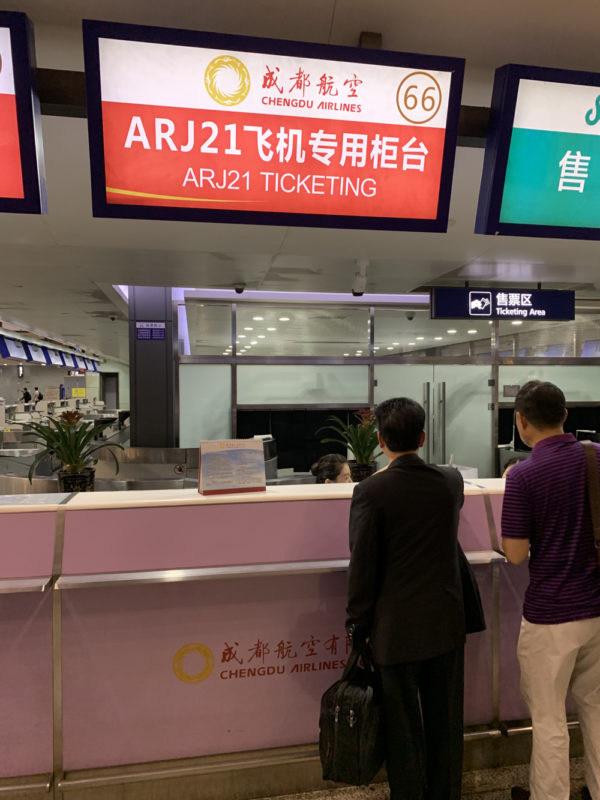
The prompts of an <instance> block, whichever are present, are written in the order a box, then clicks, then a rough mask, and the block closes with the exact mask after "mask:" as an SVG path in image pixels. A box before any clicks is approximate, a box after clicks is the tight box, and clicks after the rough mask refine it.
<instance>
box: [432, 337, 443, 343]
mask: <svg viewBox="0 0 600 800" xmlns="http://www.w3.org/2000/svg"><path fill="white" fill-rule="evenodd" d="M433 338H434V341H436V342H441V341H442V339H443V338H444V337H443V336H434V337H433Z"/></svg>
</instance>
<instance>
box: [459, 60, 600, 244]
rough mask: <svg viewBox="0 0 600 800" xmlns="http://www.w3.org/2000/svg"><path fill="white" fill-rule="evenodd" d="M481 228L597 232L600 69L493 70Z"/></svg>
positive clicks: (589, 235) (595, 235) (590, 235)
mask: <svg viewBox="0 0 600 800" xmlns="http://www.w3.org/2000/svg"><path fill="white" fill-rule="evenodd" d="M490 119H491V120H493V122H492V125H491V128H490V134H489V136H488V141H487V144H486V150H485V158H484V164H483V174H482V179H481V191H480V195H479V207H478V209H477V221H476V224H475V232H476V233H492V234H508V235H511V236H515V235H516V236H551V237H556V238H581V239H599V238H600V125H599V124H598V123H600V74H598V73H589V72H575V71H573V70H556V69H546V68H541V67H526V66H517V65H514V64H509V65H507V66H504V67H501V68H500V69H499V70H497V71H496V76H495V80H494V92H493V95H492V108H491V116H490Z"/></svg>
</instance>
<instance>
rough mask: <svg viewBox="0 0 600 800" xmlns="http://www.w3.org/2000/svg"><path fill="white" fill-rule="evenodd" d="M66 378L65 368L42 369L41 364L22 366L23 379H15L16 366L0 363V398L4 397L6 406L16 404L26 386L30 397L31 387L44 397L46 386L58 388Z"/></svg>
mask: <svg viewBox="0 0 600 800" xmlns="http://www.w3.org/2000/svg"><path fill="white" fill-rule="evenodd" d="M66 377H67V370H66V368H65V367H44V366H42V365H41V364H32V365H29V364H24V365H23V377H22V378H18V377H17V364H12V363H11V362H10V361H9V362H6V366H4V363H3V362H0V397H4V399H5V401H6V404H7V405H10V404H11V403H16V402H17V400H20V398H21V396H22V394H23V389H24V387H25V386H26V387H27V388H28V389H29V392H30V394H31V395H33V387H34V386H37V387H38V388H39V389H40V391H41V392H42V394H43V395H46V388H47V387H48V386H60V384H61V383H63V384H64V382H65V379H66Z"/></svg>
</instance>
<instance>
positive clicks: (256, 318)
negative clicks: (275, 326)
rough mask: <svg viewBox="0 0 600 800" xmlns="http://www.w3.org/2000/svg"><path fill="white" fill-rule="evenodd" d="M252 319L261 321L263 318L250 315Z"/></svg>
mask: <svg viewBox="0 0 600 800" xmlns="http://www.w3.org/2000/svg"><path fill="white" fill-rule="evenodd" d="M252 319H253V320H254V322H262V321H263V320H264V317H252Z"/></svg>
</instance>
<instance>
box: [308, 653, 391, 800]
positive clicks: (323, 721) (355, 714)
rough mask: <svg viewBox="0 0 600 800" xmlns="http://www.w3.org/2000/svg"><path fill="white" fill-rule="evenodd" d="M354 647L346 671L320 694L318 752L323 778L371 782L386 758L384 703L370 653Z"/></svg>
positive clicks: (346, 781)
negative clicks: (360, 652) (360, 661)
mask: <svg viewBox="0 0 600 800" xmlns="http://www.w3.org/2000/svg"><path fill="white" fill-rule="evenodd" d="M359 655H361V654H359V653H358V652H357V651H356V650H353V651H352V653H351V654H350V657H349V659H348V663H347V664H346V669H345V670H344V674H343V676H342V678H341V679H340V680H339V681H336V682H335V683H334V684H333V686H331V687H330V688H329V689H327V691H326V692H325V694H324V695H323V697H322V698H321V714H320V718H319V728H320V733H319V755H320V757H321V766H322V768H323V780H327V781H340V782H343V783H351V784H355V785H356V786H360V785H362V784H366V783H370V782H371V781H372V780H373V778H374V777H375V775H376V773H377V771H378V770H379V768H380V767H381V765H382V764H383V760H384V745H385V741H384V731H383V706H382V700H381V690H380V687H379V681H378V676H377V672H376V670H375V668H374V666H373V664H372V662H371V659H370V658H369V657H368V655H366V654H365V655H362V664H361V663H359Z"/></svg>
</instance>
